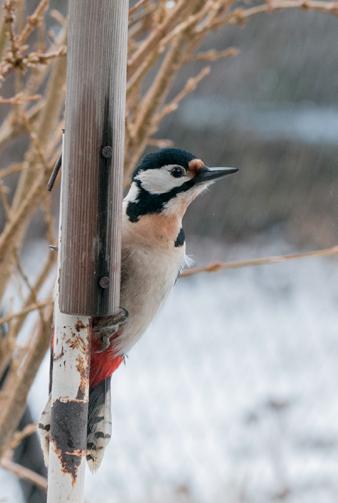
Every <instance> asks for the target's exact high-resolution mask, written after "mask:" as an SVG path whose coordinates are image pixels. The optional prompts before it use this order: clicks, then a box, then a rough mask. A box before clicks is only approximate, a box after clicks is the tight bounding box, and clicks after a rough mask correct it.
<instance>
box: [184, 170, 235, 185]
mask: <svg viewBox="0 0 338 503" xmlns="http://www.w3.org/2000/svg"><path fill="white" fill-rule="evenodd" d="M237 171H238V168H209V167H207V166H205V167H203V168H201V169H200V170H199V171H198V173H197V175H196V176H195V178H194V181H195V183H197V184H199V183H207V182H213V181H214V180H217V179H218V178H223V177H224V176H226V175H231V174H232V173H237Z"/></svg>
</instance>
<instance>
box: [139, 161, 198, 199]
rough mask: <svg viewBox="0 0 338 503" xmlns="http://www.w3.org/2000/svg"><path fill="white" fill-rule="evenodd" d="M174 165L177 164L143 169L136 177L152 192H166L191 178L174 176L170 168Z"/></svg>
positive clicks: (145, 188) (144, 187)
mask: <svg viewBox="0 0 338 503" xmlns="http://www.w3.org/2000/svg"><path fill="white" fill-rule="evenodd" d="M174 166H176V164H173V165H167V166H162V167H161V168H160V169H147V170H145V171H141V173H139V174H138V175H137V177H136V179H137V180H139V181H140V182H141V186H142V187H143V189H144V190H146V191H147V192H149V193H150V194H164V193H165V192H169V191H170V190H172V189H174V188H176V187H180V186H181V185H183V184H184V183H185V182H186V181H187V180H189V177H188V176H181V177H180V178H175V177H174V176H172V175H171V174H170V169H171V168H173V167H174Z"/></svg>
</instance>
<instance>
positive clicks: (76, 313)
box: [47, 0, 128, 503]
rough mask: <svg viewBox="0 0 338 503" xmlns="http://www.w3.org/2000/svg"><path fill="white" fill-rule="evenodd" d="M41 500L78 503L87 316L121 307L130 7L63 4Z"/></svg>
mask: <svg viewBox="0 0 338 503" xmlns="http://www.w3.org/2000/svg"><path fill="white" fill-rule="evenodd" d="M68 4H69V23H68V26H69V34H68V60H67V97H66V114H65V137H64V148H63V162H62V184H61V209H60V232H59V239H60V247H59V250H60V251H59V267H58V288H57V290H58V293H57V296H56V302H55V320H54V325H55V329H54V349H53V378H52V383H53V384H52V390H51V430H50V433H51V435H50V448H49V473H48V496H47V501H48V503H63V502H74V503H81V502H83V494H84V473H85V459H86V458H85V455H86V437H87V414H88V388H89V382H88V381H89V377H88V376H89V354H90V346H89V342H90V341H89V331H90V320H91V317H92V316H104V315H108V314H113V313H114V312H116V310H117V309H118V307H119V292H120V256H121V209H122V179H123V152H124V115H125V94H126V65H127V37H128V0H100V1H98V2H94V1H92V0H80V1H79V0H69V2H68Z"/></svg>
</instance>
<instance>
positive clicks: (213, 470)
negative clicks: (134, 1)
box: [0, 2, 338, 503]
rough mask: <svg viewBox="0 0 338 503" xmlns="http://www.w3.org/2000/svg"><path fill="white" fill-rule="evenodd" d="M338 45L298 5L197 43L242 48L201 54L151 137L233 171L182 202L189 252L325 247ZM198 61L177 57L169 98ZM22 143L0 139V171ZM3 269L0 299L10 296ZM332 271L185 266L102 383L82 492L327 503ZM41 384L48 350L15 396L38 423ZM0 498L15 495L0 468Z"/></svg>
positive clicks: (326, 265) (34, 239) (209, 256)
mask: <svg viewBox="0 0 338 503" xmlns="http://www.w3.org/2000/svg"><path fill="white" fill-rule="evenodd" d="M28 3H29V2H28ZM32 3H34V2H32ZM170 3H172V4H175V2H167V4H170ZM324 3H325V2H324ZM249 5H251V4H249ZM169 7H170V6H168V8H169ZM58 8H60V9H61V11H62V5H61V4H60V5H58ZM170 8H172V6H171V7H170ZM337 42H338V19H337V17H335V16H334V15H333V14H325V13H321V12H313V11H311V10H309V11H308V10H304V11H297V10H283V11H281V12H277V11H276V12H270V13H266V14H261V15H259V16H255V17H252V18H251V19H250V20H249V22H248V23H247V24H246V25H245V26H238V25H235V26H232V25H226V26H224V27H223V28H221V29H220V30H219V31H218V32H216V33H210V34H209V35H208V37H207V38H206V39H205V40H204V42H203V45H202V50H209V49H218V50H222V49H224V48H227V47H230V46H231V47H235V48H238V49H239V50H240V53H239V55H237V56H236V57H233V58H229V59H226V60H220V61H217V62H214V63H212V71H211V74H210V75H209V76H208V77H207V78H206V79H204V80H203V81H202V82H200V84H199V86H198V87H197V89H196V90H195V91H194V92H193V93H191V94H189V95H188V96H187V97H186V98H185V99H184V100H183V101H182V103H180V105H179V108H178V109H177V110H176V111H175V112H174V113H172V114H170V115H169V116H168V117H166V118H165V119H164V121H162V123H161V125H160V127H159V131H158V132H157V134H156V137H157V138H160V139H169V140H171V141H172V142H173V143H174V144H175V146H179V147H182V148H185V149H187V150H190V151H192V152H193V153H195V154H196V155H197V156H198V157H202V158H203V159H204V160H205V161H206V162H207V163H208V164H210V165H214V166H219V165H228V166H237V167H239V168H240V172H239V174H238V175H237V176H236V177H232V178H230V179H226V180H224V182H220V183H219V184H218V185H217V186H214V187H212V188H211V189H210V190H209V191H208V193H206V194H204V195H203V196H202V197H201V198H200V199H199V200H198V201H197V202H195V203H194V205H193V206H192V207H191V208H190V210H189V214H188V215H187V217H186V222H185V229H186V235H187V247H188V253H189V255H190V256H191V257H192V258H193V259H194V261H195V263H196V264H198V265H200V264H206V263H208V262H210V261H214V260H222V261H227V260H240V259H246V258H253V257H263V256H269V255H281V254H286V253H294V252H300V251H304V250H311V249H322V248H326V247H329V246H332V245H334V244H336V242H337V238H336V235H337V221H338V205H337V188H336V185H337V169H336V168H337V161H336V158H337V154H338V108H337V105H336V102H337V93H338V65H337V64H335V63H336V61H335V58H336V54H335V50H334V48H335V47H336V45H337ZM199 69H200V62H193V63H192V64H190V65H186V66H184V67H183V68H182V71H181V72H180V74H179V75H178V76H177V79H176V81H175V83H174V85H173V87H172V88H171V89H170V93H169V97H170V96H175V95H176V94H177V93H178V92H179V91H180V89H181V88H182V86H183V85H184V82H185V81H186V79H187V78H189V77H190V76H191V74H194V73H197V72H198V71H199ZM8 85H10V84H8ZM149 85H150V84H149ZM148 148H151V147H149V146H148ZM24 149H25V143H24V141H22V142H20V141H19V142H18V141H16V142H13V143H12V144H11V143H9V144H8V146H7V148H6V150H5V152H4V156H3V157H2V160H1V166H5V165H6V163H7V162H8V161H10V162H19V159H20V156H22V155H23V152H24ZM9 187H10V188H11V184H10V183H9ZM54 197H55V200H56V201H57V197H56V196H55V195H54ZM55 204H56V202H55ZM44 232H45V229H44V227H43V225H42V224H41V220H39V219H38V218H35V220H34V221H33V224H32V225H31V227H30V229H29V231H28V232H27V234H26V236H27V237H26V245H25V249H24V253H23V256H22V264H23V268H24V270H25V271H26V274H27V276H28V277H29V278H32V281H33V278H34V277H35V276H36V274H37V272H38V270H39V266H40V263H41V260H42V258H43V257H45V255H46V254H47V253H48V252H47V250H46V244H45V241H43V240H42V237H43V234H44ZM15 277H16V276H15V274H14V273H13V280H12V282H11V284H10V285H9V287H8V291H7V296H6V299H7V304H5V305H7V306H8V305H9V304H10V302H9V300H8V299H11V302H12V306H19V305H20V303H19V302H18V301H17V299H16V298H15V292H16V286H17V285H16V283H15V282H16V281H19V280H16V279H15ZM21 279H22V278H21ZM337 280H338V272H337V260H336V258H335V257H330V258H323V257H321V258H320V257H314V258H306V259H302V260H299V261H289V262H286V263H282V264H278V265H266V266H262V267H256V268H254V267H250V268H245V269H236V270H229V271H224V272H217V273H210V274H207V273H204V274H200V275H196V276H192V277H189V278H182V279H181V280H180V281H179V282H178V284H177V286H176V287H175V291H174V292H173V293H172V295H171V297H170V299H169V300H168V302H167V303H166V305H165V306H164V307H163V309H162V311H161V313H160V314H159V316H158V317H157V319H156V320H155V322H154V323H153V324H152V326H151V328H150V329H149V330H148V332H147V334H146V335H145V336H144V338H143V339H142V340H141V341H140V342H139V343H138V345H137V346H136V347H135V348H134V349H133V350H132V351H131V353H130V355H129V358H128V360H127V364H126V366H125V367H122V368H120V370H119V371H118V372H117V373H116V374H115V376H114V378H113V382H112V394H113V399H112V403H113V432H114V433H113V438H112V441H111V443H110V445H109V448H108V452H107V454H106V456H105V459H104V463H103V466H102V468H101V469H100V470H99V472H98V473H97V474H95V475H93V476H92V475H89V476H88V480H87V497H88V501H93V502H95V503H101V502H102V503H110V502H114V503H115V502H118V501H123V502H125V503H127V502H128V503H129V502H130V503H152V502H154V503H155V502H158V501H161V502H168V503H169V502H189V503H190V502H208V503H209V502H226V503H242V502H246V503H256V502H257V503H272V502H275V501H283V502H287V503H331V502H332V503H334V502H336V501H337V497H338V483H337V480H338V479H337V473H338V421H337V417H338V402H337V396H336V395H337V393H336V382H337V380H338V365H337V359H338V337H337V320H338V318H337V299H338V286H337V285H338V281H337ZM26 287H27V285H26V286H25V287H23V292H24V291H25V290H24V288H26ZM187 299H189V302H187ZM11 309H12V307H11ZM14 310H15V309H14ZM33 322H34V318H33V317H32V318H30V319H28V321H27V323H26V325H25V327H26V328H25V330H26V332H25V333H24V334H23V336H22V337H25V336H26V337H27V332H28V331H29V330H31V329H32V326H33ZM47 388H48V358H47V357H46V358H45V360H44V362H43V364H42V366H41V367H40V370H39V372H38V375H37V378H36V379H35V381H34V385H33V387H32V389H31V391H30V395H29V404H30V407H31V410H32V414H33V417H34V418H35V419H36V418H37V417H38V415H39V413H40V411H41V409H42V407H43V405H44V402H45V400H46V398H47ZM0 498H1V501H7V502H9V503H11V502H14V501H15V502H18V501H23V499H22V493H21V490H20V488H19V485H18V482H17V479H16V478H15V476H14V475H13V474H10V473H9V472H8V471H5V470H3V471H1V472H0ZM29 501H30V503H33V501H35V500H33V499H31V500H29ZM36 501H38V500H36ZM41 501H43V499H42V500H41Z"/></svg>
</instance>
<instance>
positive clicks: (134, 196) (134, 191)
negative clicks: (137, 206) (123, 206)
mask: <svg viewBox="0 0 338 503" xmlns="http://www.w3.org/2000/svg"><path fill="white" fill-rule="evenodd" d="M139 192H140V190H139V188H138V186H137V185H136V183H135V182H133V183H132V184H131V186H130V189H129V192H128V194H127V195H126V198H125V200H126V201H129V202H131V203H137V201H138V197H139Z"/></svg>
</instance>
